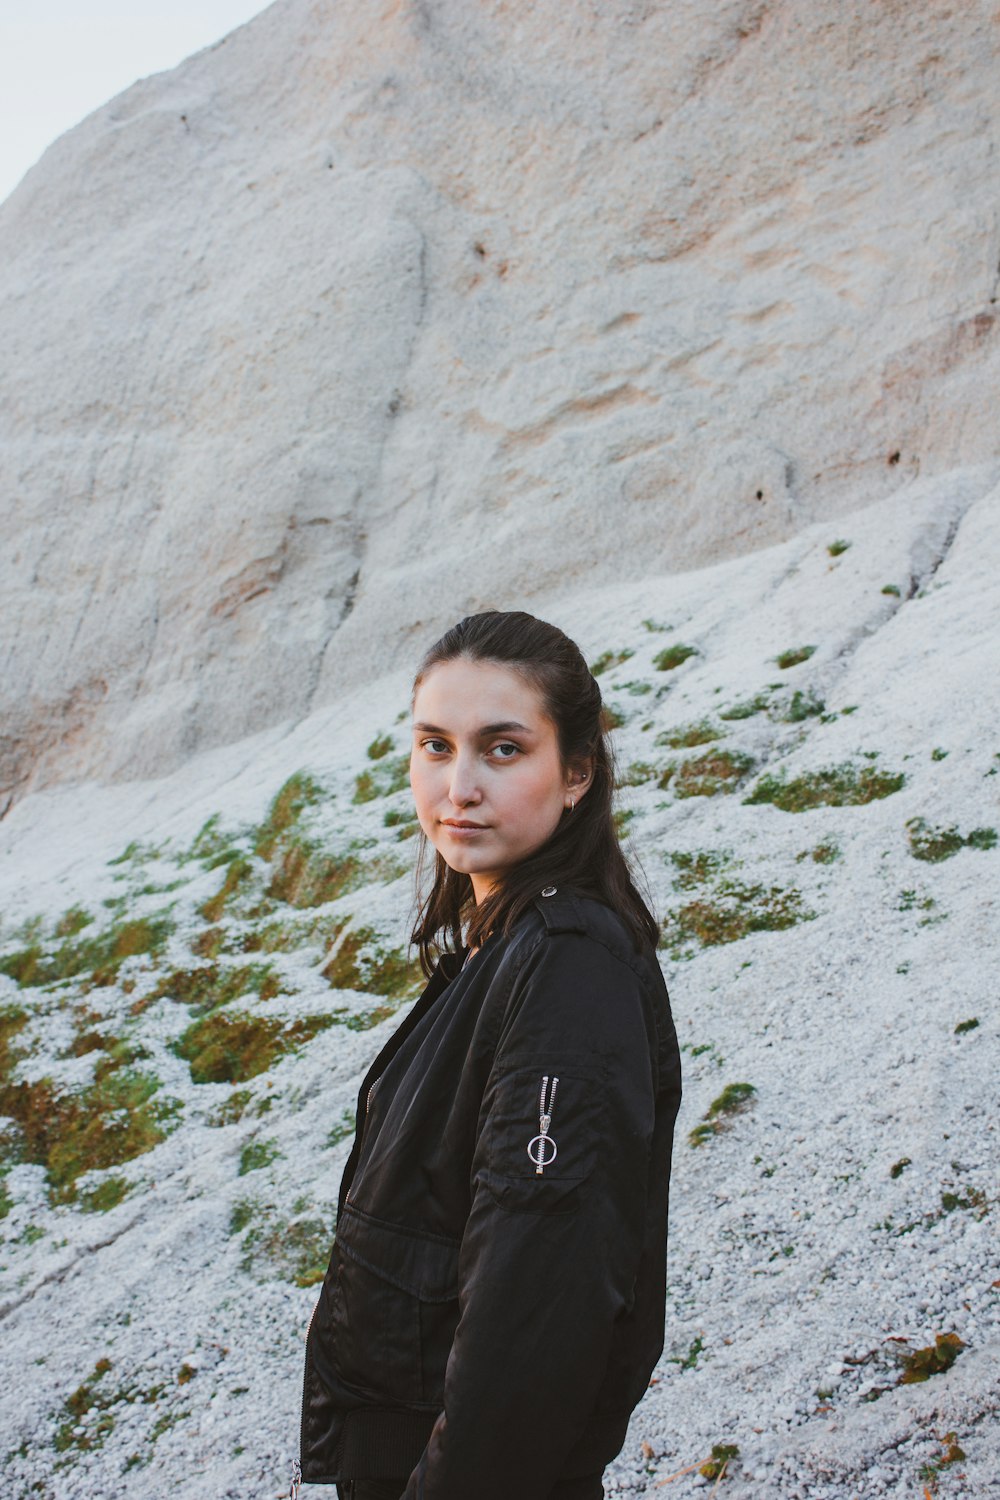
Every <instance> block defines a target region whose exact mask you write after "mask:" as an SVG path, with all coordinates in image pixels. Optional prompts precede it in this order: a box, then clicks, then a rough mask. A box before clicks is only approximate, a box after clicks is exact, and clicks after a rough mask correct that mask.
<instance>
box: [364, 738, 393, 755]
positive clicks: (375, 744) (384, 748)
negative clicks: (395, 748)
mask: <svg viewBox="0 0 1000 1500" xmlns="http://www.w3.org/2000/svg"><path fill="white" fill-rule="evenodd" d="M392 745H393V739H392V735H391V734H377V735H376V736H375V738H374V739H373V740H372V742H371V744H370V745H369V746H368V749H367V751H366V752H365V753H366V755H367V756H368V759H369V760H381V759H382V757H383V756H385V755H388V754H389V751H390V750H391V749H392Z"/></svg>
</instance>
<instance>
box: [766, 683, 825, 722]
mask: <svg viewBox="0 0 1000 1500" xmlns="http://www.w3.org/2000/svg"><path fill="white" fill-rule="evenodd" d="M825 709H826V704H825V703H824V702H823V699H822V698H820V697H817V695H816V694H815V693H814V692H812V691H809V692H803V691H802V689H801V688H796V689H795V691H794V693H793V694H792V696H791V698H790V699H789V700H788V702H787V703H785V704H783V705H782V706H781V707H780V708H777V709H776V710H775V712H774V717H775V718H776V719H778V720H780V721H781V722H782V723H783V724H801V723H802V721H803V720H804V719H811V718H814V717H816V716H818V715H820V714H822V713H823V712H824V710H825Z"/></svg>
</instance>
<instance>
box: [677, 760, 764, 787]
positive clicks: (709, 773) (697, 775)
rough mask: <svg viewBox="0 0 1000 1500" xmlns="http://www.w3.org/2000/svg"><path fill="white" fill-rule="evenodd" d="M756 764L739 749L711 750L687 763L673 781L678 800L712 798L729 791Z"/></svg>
mask: <svg viewBox="0 0 1000 1500" xmlns="http://www.w3.org/2000/svg"><path fill="white" fill-rule="evenodd" d="M754 765H755V762H754V759H753V756H751V755H746V754H744V753H742V752H741V751H739V750H710V751H706V752H705V754H703V755H697V756H695V757H694V758H693V759H691V760H686V761H683V762H682V763H681V765H679V766H678V767H677V770H676V773H675V775H674V778H673V788H674V795H675V796H677V797H714V796H716V794H717V793H719V792H732V791H735V790H736V787H737V786H738V785H739V783H740V782H741V781H742V780H743V779H744V778H745V777H746V776H748V775H749V773H750V772H751V771H752V770H753V768H754Z"/></svg>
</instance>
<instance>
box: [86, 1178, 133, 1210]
mask: <svg viewBox="0 0 1000 1500" xmlns="http://www.w3.org/2000/svg"><path fill="white" fill-rule="evenodd" d="M131 1190H132V1184H131V1183H130V1182H129V1180H128V1178H127V1177H105V1179H104V1181H103V1182H101V1183H98V1185H97V1187H95V1188H90V1189H87V1190H82V1191H81V1192H80V1195H79V1204H80V1207H81V1208H82V1209H83V1211H84V1213H88V1214H104V1213H107V1212H108V1211H109V1210H110V1209H112V1208H117V1207H118V1205H119V1203H121V1202H122V1200H123V1199H124V1198H126V1197H127V1196H128V1194H129V1193H130V1192H131Z"/></svg>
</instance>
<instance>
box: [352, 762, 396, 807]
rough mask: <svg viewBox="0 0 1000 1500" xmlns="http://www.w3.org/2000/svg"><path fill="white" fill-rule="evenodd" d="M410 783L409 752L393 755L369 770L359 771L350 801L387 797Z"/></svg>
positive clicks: (370, 800)
mask: <svg viewBox="0 0 1000 1500" xmlns="http://www.w3.org/2000/svg"><path fill="white" fill-rule="evenodd" d="M409 784H410V752H409V751H408V750H407V751H406V753H405V754H403V755H394V756H392V757H390V758H387V759H386V760H384V761H380V762H379V763H378V764H377V765H376V766H375V767H374V768H373V769H372V770H370V771H367V770H366V771H360V772H359V773H358V775H357V776H356V777H355V778H354V796H353V797H352V798H351V801H352V802H355V803H360V802H374V801H375V799H376V798H377V797H389V796H391V795H392V794H393V792H401V791H403V789H404V788H405V787H408V786H409Z"/></svg>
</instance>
